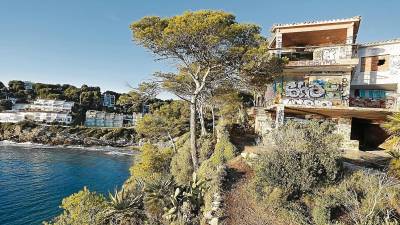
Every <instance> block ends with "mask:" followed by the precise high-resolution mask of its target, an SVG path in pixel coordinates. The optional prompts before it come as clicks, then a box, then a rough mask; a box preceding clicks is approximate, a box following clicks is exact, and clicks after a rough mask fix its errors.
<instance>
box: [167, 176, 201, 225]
mask: <svg viewBox="0 0 400 225" xmlns="http://www.w3.org/2000/svg"><path fill="white" fill-rule="evenodd" d="M205 184H206V182H205V181H202V180H198V178H197V174H196V173H193V180H192V181H191V182H190V183H189V184H188V185H186V186H183V187H177V188H176V189H175V192H174V194H173V195H171V196H170V207H169V208H165V209H164V211H165V213H164V215H163V217H164V218H165V219H166V220H168V221H177V220H180V221H184V222H185V223H186V224H194V221H193V217H194V215H196V214H197V212H198V211H199V210H200V208H201V206H202V205H203V199H204V193H205V191H206V185H205Z"/></svg>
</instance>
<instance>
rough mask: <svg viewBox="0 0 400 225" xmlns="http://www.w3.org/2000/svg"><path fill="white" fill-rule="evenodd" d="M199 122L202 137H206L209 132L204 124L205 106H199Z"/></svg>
mask: <svg viewBox="0 0 400 225" xmlns="http://www.w3.org/2000/svg"><path fill="white" fill-rule="evenodd" d="M199 120H200V125H201V135H202V136H203V135H206V134H207V130H206V126H205V123H204V113H203V106H202V105H200V106H199Z"/></svg>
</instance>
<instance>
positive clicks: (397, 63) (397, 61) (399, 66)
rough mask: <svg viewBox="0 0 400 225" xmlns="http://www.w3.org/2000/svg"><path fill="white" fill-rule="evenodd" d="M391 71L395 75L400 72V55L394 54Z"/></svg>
mask: <svg viewBox="0 0 400 225" xmlns="http://www.w3.org/2000/svg"><path fill="white" fill-rule="evenodd" d="M390 70H391V71H390V72H391V73H392V74H393V75H398V74H400V55H392V56H391V67H390Z"/></svg>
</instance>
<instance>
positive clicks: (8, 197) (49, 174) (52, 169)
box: [0, 141, 135, 225]
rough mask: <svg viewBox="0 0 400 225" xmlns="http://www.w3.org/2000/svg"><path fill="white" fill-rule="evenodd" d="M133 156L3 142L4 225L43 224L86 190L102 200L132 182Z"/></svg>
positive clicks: (0, 224)
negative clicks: (69, 198) (65, 200)
mask: <svg viewBox="0 0 400 225" xmlns="http://www.w3.org/2000/svg"><path fill="white" fill-rule="evenodd" d="M134 154H135V153H134V152H133V151H126V150H120V149H117V148H111V147H92V148H85V147H64V146H56V147H54V146H46V145H38V144H32V143H22V144H21V143H20V144H17V143H13V142H8V141H3V142H0V225H25V224H32V225H36V224H42V222H43V221H49V220H51V219H52V218H53V217H54V216H56V215H58V214H60V213H61V212H62V210H61V209H60V207H59V206H60V204H61V200H62V199H63V198H64V197H67V196H69V195H71V194H73V193H75V192H78V191H79V190H81V189H83V187H84V186H86V187H87V188H89V190H91V191H96V192H98V193H102V194H104V195H108V193H109V192H113V191H114V190H115V188H119V187H121V185H122V184H123V182H124V181H125V180H126V179H127V178H128V177H129V167H130V166H131V164H132V162H133V158H134V157H133V155H134Z"/></svg>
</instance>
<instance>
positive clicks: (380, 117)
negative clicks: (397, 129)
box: [265, 105, 396, 121]
mask: <svg viewBox="0 0 400 225" xmlns="http://www.w3.org/2000/svg"><path fill="white" fill-rule="evenodd" d="M276 107H277V105H272V106H270V107H266V108H265V110H267V111H270V112H275V111H276ZM395 112H396V111H394V110H391V109H383V108H360V107H340V106H332V107H316V106H312V107H311V106H303V105H285V113H288V114H297V115H310V114H314V115H319V116H322V117H327V118H359V119H367V120H372V121H384V120H386V119H387V116H390V115H392V114H393V113H395Z"/></svg>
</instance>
